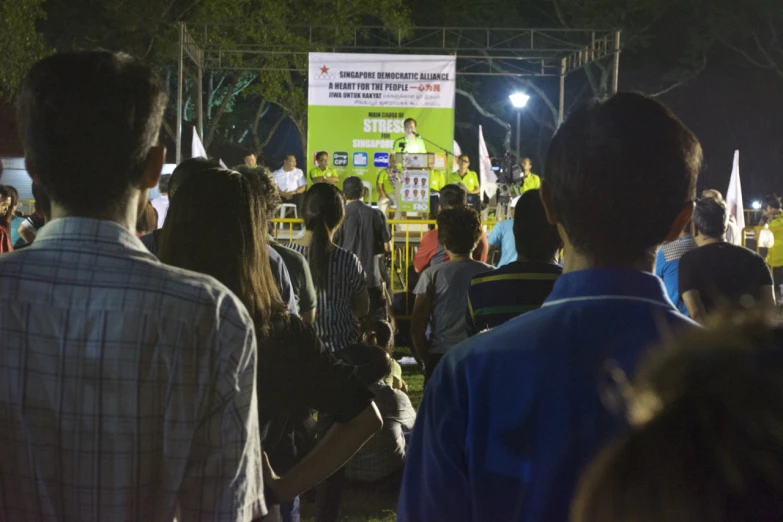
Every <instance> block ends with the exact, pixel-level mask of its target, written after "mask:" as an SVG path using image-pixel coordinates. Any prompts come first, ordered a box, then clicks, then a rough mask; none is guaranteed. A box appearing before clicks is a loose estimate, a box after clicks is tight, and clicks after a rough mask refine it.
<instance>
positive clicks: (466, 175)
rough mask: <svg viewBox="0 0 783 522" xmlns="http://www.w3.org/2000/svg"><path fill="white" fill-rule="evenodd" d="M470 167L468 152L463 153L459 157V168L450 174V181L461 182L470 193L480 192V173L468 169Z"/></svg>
mask: <svg viewBox="0 0 783 522" xmlns="http://www.w3.org/2000/svg"><path fill="white" fill-rule="evenodd" d="M468 167H470V158H468V155H467V154H463V155H461V156H460V157H459V170H458V171H457V172H452V173H451V174H449V178H448V182H449V183H459V184H460V185H462V186H464V187H465V190H467V191H468V194H478V193H479V191H480V184H479V178H478V174H476V173H475V172H474V171H472V170H468Z"/></svg>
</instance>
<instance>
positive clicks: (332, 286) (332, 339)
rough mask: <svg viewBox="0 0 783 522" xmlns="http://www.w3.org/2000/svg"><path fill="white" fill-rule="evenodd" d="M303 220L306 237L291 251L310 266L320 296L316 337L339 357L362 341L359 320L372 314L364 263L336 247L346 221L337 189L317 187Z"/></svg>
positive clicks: (306, 201)
mask: <svg viewBox="0 0 783 522" xmlns="http://www.w3.org/2000/svg"><path fill="white" fill-rule="evenodd" d="M302 215H303V217H304V222H305V234H304V236H303V237H302V238H301V239H298V240H296V241H295V242H294V243H292V244H291V245H290V246H291V248H293V249H294V250H296V251H298V252H300V253H301V254H303V255H304V256H305V257H306V258H307V260H308V263H309V264H310V272H311V273H312V275H313V284H314V285H315V290H316V292H317V293H318V305H317V306H316V309H317V310H318V314H317V315H316V318H315V323H314V325H315V331H316V332H317V333H318V336H319V337H320V338H321V340H322V341H323V343H324V345H326V348H327V349H328V350H330V351H331V352H333V353H335V354H336V355H337V356H338V357H339V354H340V352H341V351H343V350H345V349H346V348H348V347H349V346H350V345H352V344H354V343H356V342H358V341H359V339H360V331H359V325H358V322H357V320H358V319H359V318H361V317H364V316H365V315H366V314H367V312H368V311H369V310H370V298H369V294H368V293H367V284H366V283H365V281H364V269H363V268H362V265H361V263H360V262H359V259H358V258H357V257H356V256H355V255H354V254H353V253H351V252H348V251H347V250H344V249H342V248H340V247H338V246H337V245H335V244H334V242H333V241H332V238H333V237H334V233H335V232H336V231H337V229H338V228H339V227H340V225H341V224H342V222H343V218H344V217H345V196H343V194H342V192H340V190H339V189H338V188H337V187H335V186H334V185H330V184H328V183H318V184H316V185H313V186H312V187H310V190H308V191H307V193H306V195H305V199H304V204H303V210H302Z"/></svg>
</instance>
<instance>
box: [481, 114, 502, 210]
mask: <svg viewBox="0 0 783 522" xmlns="http://www.w3.org/2000/svg"><path fill="white" fill-rule="evenodd" d="M479 183H480V185H481V191H482V193H483V194H486V195H487V197H488V198H490V199H491V198H493V197H495V193H496V192H497V190H498V176H497V174H495V173H494V172H492V160H491V159H490V157H489V151H488V150H487V142H485V141H484V129H483V128H482V126H481V125H479Z"/></svg>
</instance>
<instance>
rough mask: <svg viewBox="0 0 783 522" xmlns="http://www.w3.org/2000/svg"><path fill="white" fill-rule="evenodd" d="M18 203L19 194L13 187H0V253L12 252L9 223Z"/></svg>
mask: <svg viewBox="0 0 783 522" xmlns="http://www.w3.org/2000/svg"><path fill="white" fill-rule="evenodd" d="M17 203H19V193H18V192H17V191H16V189H15V188H14V187H9V186H8V185H0V227H2V231H0V253H2V252H13V250H14V247H13V246H12V245H11V223H12V221H13V218H14V212H15V211H16V205H17Z"/></svg>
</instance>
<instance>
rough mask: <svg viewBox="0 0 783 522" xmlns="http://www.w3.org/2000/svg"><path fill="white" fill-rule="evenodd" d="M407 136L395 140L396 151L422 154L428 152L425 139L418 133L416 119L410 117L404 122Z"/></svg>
mask: <svg viewBox="0 0 783 522" xmlns="http://www.w3.org/2000/svg"><path fill="white" fill-rule="evenodd" d="M403 125H404V127H405V136H404V137H402V138H400V139H398V140H397V141H395V142H394V152H402V153H404V154H421V153H425V152H427V146H426V145H425V144H424V140H423V139H421V138H420V137H419V135H418V134H416V120H414V119H413V118H408V119H407V120H405V121H404V122H403Z"/></svg>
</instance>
